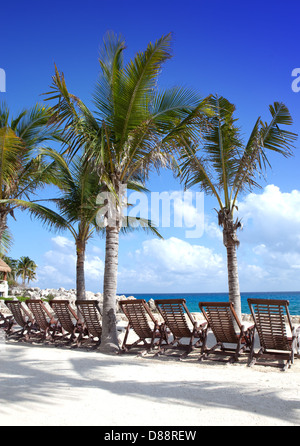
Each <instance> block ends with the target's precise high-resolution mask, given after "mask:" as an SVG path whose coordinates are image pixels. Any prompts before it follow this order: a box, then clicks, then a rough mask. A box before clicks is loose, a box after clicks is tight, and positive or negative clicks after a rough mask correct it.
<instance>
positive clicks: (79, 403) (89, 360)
mask: <svg viewBox="0 0 300 446" xmlns="http://www.w3.org/2000/svg"><path fill="white" fill-rule="evenodd" d="M0 355H1V360H0V403H1V404H0V425H1V426H17V425H20V426H24V425H34V426H73V425H82V426H84V425H93V426H106V428H105V429H107V430H108V431H109V429H108V428H107V427H108V426H126V429H127V427H129V426H149V429H150V426H151V427H152V428H153V427H154V426H173V427H174V429H176V427H178V426H204V425H205V426H212V425H226V426H232V425H233V426H239V425H242V426H245V425H247V426H253V425H259V426H285V425H299V424H300V401H299V396H300V393H299V392H300V373H299V372H300V359H297V360H296V361H295V364H294V365H293V366H292V368H291V369H289V370H287V371H286V372H282V371H280V369H277V368H273V367H269V366H268V367H264V366H257V365H255V366H254V367H253V368H248V367H247V366H246V359H245V360H244V359H242V360H241V362H240V363H237V364H233V365H225V364H223V363H220V362H213V361H206V362H204V363H199V362H198V361H197V355H195V354H194V353H193V354H192V355H191V356H190V357H189V358H188V359H187V360H185V361H178V359H177V358H174V357H165V356H163V357H158V358H155V357H154V356H153V355H147V356H146V357H136V355H135V354H125V355H115V356H110V355H103V354H101V353H99V352H97V351H94V352H91V351H85V350H83V349H81V350H70V349H66V348H55V347H46V346H30V345H25V344H20V343H15V344H11V343H9V344H2V345H1V348H0ZM123 429H124V428H123ZM126 429H125V430H126Z"/></svg>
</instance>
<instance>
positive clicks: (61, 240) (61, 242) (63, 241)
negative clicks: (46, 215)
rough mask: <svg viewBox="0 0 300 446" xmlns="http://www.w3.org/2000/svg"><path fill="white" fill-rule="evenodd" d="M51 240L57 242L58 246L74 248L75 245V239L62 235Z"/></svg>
mask: <svg viewBox="0 0 300 446" xmlns="http://www.w3.org/2000/svg"><path fill="white" fill-rule="evenodd" d="M51 240H52V241H53V242H54V243H55V245H56V246H59V247H60V248H74V246H75V243H74V240H69V239H68V238H66V237H63V236H61V235H58V236H56V237H53V238H52V239H51Z"/></svg>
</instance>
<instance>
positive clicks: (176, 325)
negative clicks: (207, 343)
mask: <svg viewBox="0 0 300 446" xmlns="http://www.w3.org/2000/svg"><path fill="white" fill-rule="evenodd" d="M155 305H156V307H157V309H158V311H159V312H160V314H161V316H162V318H163V320H164V323H165V326H166V329H167V331H168V330H169V331H170V332H171V333H172V335H173V340H172V342H168V343H167V345H166V346H163V348H162V349H161V351H162V352H164V351H165V350H166V349H169V348H176V349H181V350H185V352H184V353H183V354H182V355H181V358H184V357H186V356H187V355H188V354H189V353H190V352H191V351H192V350H194V349H195V348H198V347H200V346H201V344H202V342H203V340H204V329H205V326H206V322H205V323H203V324H200V325H198V324H197V322H196V321H195V319H194V318H193V316H192V315H191V313H190V312H189V310H188V308H187V306H186V300H185V299H159V300H155ZM183 338H188V339H189V342H188V344H185V343H183V342H182V340H183ZM195 341H196V342H195Z"/></svg>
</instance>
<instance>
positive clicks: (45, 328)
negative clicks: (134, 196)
mask: <svg viewBox="0 0 300 446" xmlns="http://www.w3.org/2000/svg"><path fill="white" fill-rule="evenodd" d="M26 305H27V306H28V308H29V310H30V311H31V313H32V314H33V316H34V319H35V322H36V324H37V325H38V327H39V330H40V333H39V335H38V340H40V341H46V340H47V341H50V342H54V341H55V339H56V337H57V335H58V333H60V334H61V333H62V330H61V326H60V325H59V321H58V320H57V319H55V318H54V317H53V315H52V314H51V313H50V312H49V310H48V309H47V307H46V305H45V303H44V302H43V301H42V300H41V299H28V300H26Z"/></svg>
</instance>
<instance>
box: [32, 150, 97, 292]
mask: <svg viewBox="0 0 300 446" xmlns="http://www.w3.org/2000/svg"><path fill="white" fill-rule="evenodd" d="M42 153H43V155H44V156H48V157H50V159H52V160H53V168H54V169H55V172H56V176H57V186H58V187H59V189H60V196H59V197H58V198H55V199H49V200H48V201H53V202H55V203H56V205H57V207H58V210H59V214H58V218H57V221H58V228H59V229H62V228H64V229H68V230H69V231H70V233H71V234H72V236H73V237H74V241H75V246H76V259H77V260H76V293H77V299H85V298H86V295H85V274H84V263H85V252H86V244H87V242H88V240H89V239H90V238H91V237H92V235H93V233H94V232H95V231H97V232H100V231H101V228H99V226H98V225H97V223H96V218H97V213H98V211H99V210H100V209H101V205H99V204H97V197H98V195H99V193H100V192H101V190H102V186H101V184H100V183H99V178H98V175H97V173H96V172H95V171H92V170H91V168H90V166H89V165H87V164H86V163H83V159H82V157H81V158H80V157H76V158H75V157H74V158H73V160H72V162H70V163H67V161H66V160H65V158H64V157H63V156H62V155H61V154H59V153H58V152H56V151H55V150H51V149H47V150H43V151H42ZM42 212H43V211H42ZM36 213H38V209H36ZM62 221H63V222H64V223H63V225H62V224H61V223H62ZM49 223H50V225H52V226H53V225H54V226H55V222H54V219H52V218H51V219H50V221H49Z"/></svg>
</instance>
